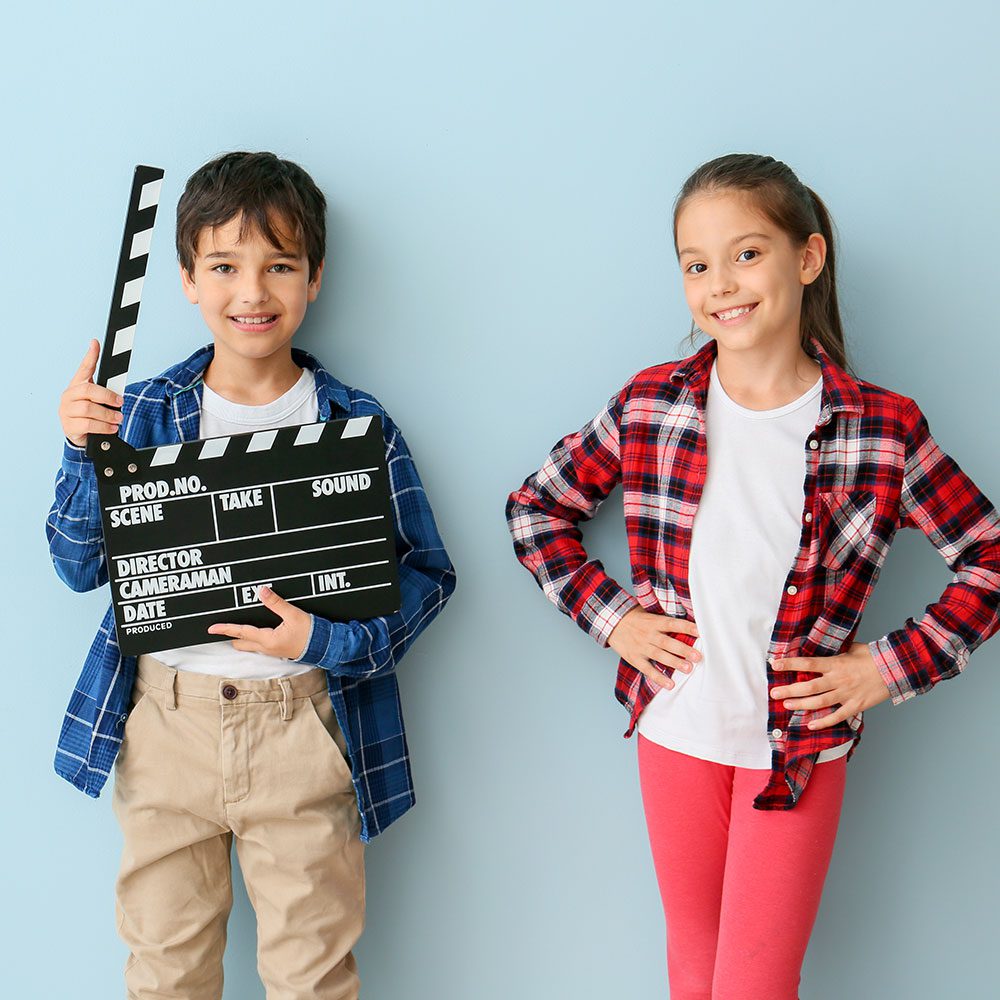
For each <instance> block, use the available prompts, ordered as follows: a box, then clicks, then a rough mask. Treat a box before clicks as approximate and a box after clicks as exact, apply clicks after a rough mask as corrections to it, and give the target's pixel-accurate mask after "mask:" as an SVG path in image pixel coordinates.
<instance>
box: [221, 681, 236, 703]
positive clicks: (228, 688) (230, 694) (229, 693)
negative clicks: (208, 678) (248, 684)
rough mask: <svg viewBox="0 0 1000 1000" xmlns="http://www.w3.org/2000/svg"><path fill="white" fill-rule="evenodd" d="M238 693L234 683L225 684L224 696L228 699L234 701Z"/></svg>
mask: <svg viewBox="0 0 1000 1000" xmlns="http://www.w3.org/2000/svg"><path fill="white" fill-rule="evenodd" d="M238 694H239V691H238V690H237V689H236V688H235V687H233V685H232V684H225V685H223V688H222V697H223V698H225V699H226V700H227V701H232V700H233V699H234V698H235V697H236V696H237V695H238Z"/></svg>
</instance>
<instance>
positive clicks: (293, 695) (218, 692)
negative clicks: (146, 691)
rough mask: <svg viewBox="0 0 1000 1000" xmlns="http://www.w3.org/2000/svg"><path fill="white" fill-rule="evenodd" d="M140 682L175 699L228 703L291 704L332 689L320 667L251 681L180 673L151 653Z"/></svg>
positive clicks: (138, 670)
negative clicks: (197, 699)
mask: <svg viewBox="0 0 1000 1000" xmlns="http://www.w3.org/2000/svg"><path fill="white" fill-rule="evenodd" d="M136 679H137V680H138V681H139V682H140V683H142V684H144V685H146V686H148V687H153V688H157V689H159V690H161V691H164V692H167V693H170V694H172V695H173V697H174V698H176V697H178V696H179V697H186V698H204V699H206V700H209V701H213V702H216V703H218V702H220V701H221V702H225V703H227V704H233V703H239V702H243V703H244V704H245V703H247V702H265V701H280V702H284V703H287V702H288V700H289V699H298V698H311V697H312V696H313V695H316V694H318V693H319V692H320V691H326V690H328V688H327V678H326V671H325V670H322V669H320V668H319V667H315V668H314V669H312V670H309V671H307V672H306V673H304V674H293V675H292V676H290V677H268V678H262V679H261V678H258V679H252V680H251V679H248V678H243V677H216V676H215V675H214V674H197V673H193V672H192V671H190V670H176V669H174V668H173V667H168V666H167V665H166V664H165V663H161V662H160V661H159V660H157V659H156V658H155V657H153V656H150V655H149V654H148V653H143V654H142V655H141V656H140V657H139V662H138V665H137V667H136Z"/></svg>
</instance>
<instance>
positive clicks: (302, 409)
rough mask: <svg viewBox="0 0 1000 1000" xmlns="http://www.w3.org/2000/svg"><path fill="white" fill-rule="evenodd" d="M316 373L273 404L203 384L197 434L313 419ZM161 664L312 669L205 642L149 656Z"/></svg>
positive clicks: (280, 673)
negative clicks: (240, 399) (232, 397)
mask: <svg viewBox="0 0 1000 1000" xmlns="http://www.w3.org/2000/svg"><path fill="white" fill-rule="evenodd" d="M318 415H319V408H318V405H317V403H316V377H315V376H314V375H313V373H312V372H311V371H310V370H309V369H308V368H303V369H302V374H301V375H300V376H299V380H298V382H296V383H295V385H293V386H292V387H291V389H289V390H288V392H286V393H284V394H283V395H281V396H279V397H278V398H277V399H275V400H274V401H273V402H270V403H265V404H264V405H263V406H244V405H243V404H242V403H233V402H230V401H229V400H228V399H225V398H224V397H222V396H220V395H219V394H218V393H217V392H215V391H214V390H212V389H210V388H209V387H208V386H207V385H203V386H202V398H201V432H200V434H199V436H200V437H201V438H209V437H221V436H223V435H225V434H246V433H248V432H250V431H262V430H270V429H272V428H274V427H292V426H295V425H296V424H311V423H315V421H316V420H317V419H318ZM152 655H153V656H154V657H155V658H156V659H158V660H159V661H160V662H161V663H165V664H166V665H167V666H168V667H174V668H175V669H176V670H190V671H191V672H192V673H197V674H212V675H214V676H217V677H235V678H240V679H243V680H254V679H262V678H270V677H291V676H292V675H294V674H304V673H306V672H307V671H309V670H312V669H313V667H312V664H309V663H296V662H295V661H294V660H284V659H282V658H281V657H278V656H268V655H267V654H266V653H247V652H242V651H240V650H237V649H233V644H232V642H231V641H225V642H204V643H200V644H198V645H196V646H184V647H183V648H181V649H163V650H160V651H159V652H158V653H153V654H152Z"/></svg>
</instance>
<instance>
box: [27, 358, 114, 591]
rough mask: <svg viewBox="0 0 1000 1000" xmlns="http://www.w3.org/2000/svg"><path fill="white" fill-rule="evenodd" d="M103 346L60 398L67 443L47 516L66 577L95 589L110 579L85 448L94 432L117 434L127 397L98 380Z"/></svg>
mask: <svg viewBox="0 0 1000 1000" xmlns="http://www.w3.org/2000/svg"><path fill="white" fill-rule="evenodd" d="M99 351H100V346H99V344H98V343H97V341H96V340H92V341H91V342H90V345H89V347H88V348H87V353H86V355H84V358H83V361H82V362H81V364H80V367H79V368H78V369H77V370H76V373H75V374H74V375H73V378H72V379H71V380H70V383H69V386H67V388H66V391H65V392H64V393H63V394H62V397H61V399H60V401H59V421H60V423H61V424H62V429H63V433H64V434H65V436H66V438H65V442H64V445H63V460H62V466H61V468H60V470H59V472H58V474H57V475H56V487H55V493H56V496H55V501H54V502H53V504H52V506H51V507H50V508H49V514H48V517H47V518H46V519H45V534H46V537H47V538H48V540H49V552H50V554H51V556H52V562H53V565H54V566H55V568H56V573H58V574H59V577H60V579H62V580H63V581H64V582H65V583H67V584H68V585H69V586H70V587H72V588H73V590H77V591H84V590H94V589H95V588H96V587H100V586H102V585H103V584H105V583H107V581H108V567H107V563H106V561H105V558H104V541H103V535H102V531H101V507H100V503H99V501H98V497H97V477H96V475H95V473H94V463H93V462H91V460H90V459H89V458H88V457H87V453H86V450H85V447H86V444H87V437H88V435H89V434H115V433H117V431H118V427H119V425H120V424H121V421H122V414H121V413H119V412H118V411H117V409H113V408H115V407H120V406H123V404H124V400H123V399H122V397H121V396H119V395H117V394H116V393H113V392H111V391H110V390H109V389H106V388H104V387H103V386H99V385H95V384H94V381H93V378H94V372H95V371H96V370H97V358H98V354H99Z"/></svg>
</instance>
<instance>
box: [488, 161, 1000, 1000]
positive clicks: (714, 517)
mask: <svg viewBox="0 0 1000 1000" xmlns="http://www.w3.org/2000/svg"><path fill="white" fill-rule="evenodd" d="M673 221H674V248H675V250H676V252H677V258H678V261H679V263H680V267H681V273H682V276H683V282H684V291H685V295H686V298H687V304H688V306H689V308H690V310H691V315H692V317H693V321H694V322H693V324H692V335H693V333H694V330H695V329H696V326H695V325H697V327H698V328H700V329H701V331H703V332H705V333H706V334H707V335H708V337H709V338H710V339H709V340H708V342H707V343H706V344H705V345H704V346H703V347H702V348H701V349H700V350H698V351H697V353H695V354H693V355H692V356H691V357H688V358H685V359H684V360H682V361H672V362H668V363H666V364H662V365H657V366H655V367H652V368H648V369H646V370H645V371H642V372H640V373H639V374H638V375H636V376H635V377H634V378H632V379H631V380H630V381H629V382H628V384H627V385H626V386H625V387H624V388H623V389H622V390H621V391H620V392H617V393H616V394H615V395H614V396H612V397H611V399H610V400H609V401H608V404H607V405H606V406H605V407H604V409H602V410H601V412H600V413H599V414H598V415H597V416H596V417H595V418H594V419H593V420H592V421H591V422H590V423H588V424H587V425H586V426H585V427H583V428H582V429H581V430H580V431H579V432H577V433H575V434H570V435H569V436H567V437H565V438H563V439H562V441H560V442H559V443H558V444H557V445H556V446H555V448H553V450H552V452H551V453H550V454H549V457H548V459H547V460H546V462H545V464H544V465H543V466H542V468H541V469H540V470H539V471H538V472H536V473H535V474H534V475H532V476H529V477H528V479H527V480H526V481H525V482H524V484H523V486H521V488H520V489H518V490H516V491H515V492H514V493H512V494H511V496H510V498H509V501H508V504H507V519H508V524H509V527H510V531H511V534H512V536H513V538H514V548H515V552H516V554H517V557H518V559H519V560H520V561H521V562H522V563H523V564H524V565H525V566H526V567H527V568H528V569H529V570H530V571H531V572H532V574H533V575H534V576H535V578H536V580H537V581H538V583H539V585H540V586H541V588H542V590H543V591H544V592H545V594H546V596H547V597H548V598H549V599H550V600H551V601H552V602H553V603H554V604H555V605H556V606H557V607H558V608H559V609H560V610H561V611H563V612H564V613H566V614H568V615H569V616H570V617H572V618H573V619H574V620H575V621H576V622H577V624H578V625H579V626H580V627H581V628H583V629H584V630H585V631H587V632H588V633H589V634H590V635H591V636H592V637H593V638H594V639H596V640H597V641H598V642H599V643H600V644H601V645H602V646H611V647H612V648H613V649H614V650H615V651H616V652H617V653H618V654H619V655H620V657H621V660H620V663H619V667H618V681H617V685H616V694H617V697H618V700H619V701H620V702H621V703H622V704H623V705H624V706H625V707H626V709H627V710H628V712H629V717H630V722H629V728H628V732H627V733H626V734H625V735H626V736H629V735H631V733H632V732H633V730H634V729H635V728H636V726H638V729H639V737H638V758H639V777H640V786H641V789H642V797H643V806H644V809H645V814H646V821H647V827H648V831H649V839H650V844H651V847H652V853H653V860H654V866H655V869H656V876H657V879H658V882H659V887H660V893H661V896H662V899H663V906H664V912H665V915H666V923H667V953H668V970H669V980H670V996H671V1000H713V998H714V1000H794V998H795V997H797V996H798V984H799V976H800V970H801V965H802V959H803V957H804V954H805V950H806V945H807V943H808V940H809V934H810V932H811V930H812V926H813V922H814V920H815V916H816V912H817V909H818V907H819V901H820V894H821V891H822V886H823V880H824V878H825V876H826V871H827V867H828V864H829V860H830V855H831V853H832V850H833V843H834V838H835V835H836V830H837V822H838V819H839V815H840V807H841V800H842V797H843V791H844V776H845V766H846V761H847V759H848V758H849V757H850V755H851V753H852V752H853V750H854V749H855V747H856V744H857V741H858V739H859V738H860V736H861V730H862V712H863V711H864V710H865V709H868V708H871V707H872V706H873V705H876V704H878V703H879V702H881V701H884V700H886V699H888V698H891V699H892V700H893V702H894V703H899V702H901V701H904V700H905V699H907V698H910V697H912V696H914V695H916V694H921V693H923V692H924V691H928V690H929V689H930V688H931V687H932V686H933V685H934V684H936V683H937V682H938V681H939V680H943V679H944V678H947V677H952V676H954V675H955V674H957V673H958V672H959V671H961V670H962V668H963V667H964V666H965V664H966V662H967V661H968V658H969V654H970V653H971V652H972V651H973V650H974V649H976V647H977V646H979V645H980V644H981V643H982V642H984V641H985V640H986V639H988V638H989V637H990V636H991V635H992V634H993V633H994V632H996V631H997V629H998V628H1000V617H998V603H1000V601H998V595H1000V516H998V513H997V511H996V510H995V508H994V507H993V505H992V504H991V503H990V501H989V500H988V499H987V498H986V497H985V496H984V495H983V494H982V493H981V492H980V491H979V489H977V487H976V486H975V484H974V483H973V482H972V481H971V480H970V479H969V478H968V477H967V476H966V475H965V474H964V473H963V472H962V470H961V469H960V468H959V467H958V466H957V464H956V463H955V462H954V460H953V459H952V458H951V457H950V456H948V455H947V454H945V453H944V452H943V451H942V450H941V449H940V448H939V447H938V445H937V444H936V442H935V441H934V439H933V438H932V437H931V434H930V430H929V428H928V425H927V421H926V420H925V418H924V416H923V414H922V413H921V411H920V409H919V408H918V406H917V404H916V403H915V402H914V401H913V400H912V399H909V398H907V397H906V396H903V395H900V394H898V393H895V392H892V391H890V390H888V389H884V388H881V387H880V386H877V385H873V384H872V383H870V382H865V381H863V380H861V379H858V378H856V377H855V376H854V375H853V374H849V368H848V364H847V359H846V356H845V347H844V335H843V331H842V329H841V325H840V317H839V311H838V307H837V292H836V284H835V277H834V244H833V231H832V225H831V222H830V218H829V215H828V213H827V211H826V208H825V206H824V205H823V203H822V201H821V200H820V199H819V197H818V196H817V195H816V194H815V193H814V192H813V191H812V190H810V189H809V188H807V187H805V186H804V185H803V184H802V183H801V182H800V181H799V180H798V178H797V177H796V176H795V174H794V173H793V172H792V171H791V169H789V167H787V166H786V165H785V164H784V163H780V162H778V161H776V160H774V159H773V158H772V157H769V156H757V155H750V154H733V155H728V156H722V157H719V158H718V159H715V160H712V161H710V162H708V163H706V164H704V165H703V166H701V167H699V168H698V169H697V170H696V171H695V172H694V173H693V174H692V175H691V176H690V177H689V178H688V180H687V181H686V183H685V184H684V187H683V188H682V190H681V192H680V195H679V196H678V198H677V201H676V203H675V206H674V220H673ZM618 482H621V483H622V487H623V490H624V505H625V521H626V527H627V529H628V538H629V553H630V559H631V567H632V586H633V592H632V593H629V592H628V591H626V590H625V589H624V588H623V587H621V586H620V585H619V584H618V583H617V582H616V581H615V580H613V579H611V578H610V577H609V576H608V575H607V574H606V573H605V572H604V569H603V567H602V566H601V564H600V563H599V562H597V561H596V560H591V559H588V557H587V553H586V551H585V549H584V547H583V545H582V543H581V535H580V532H579V529H578V527H577V525H578V522H580V521H581V520H586V519H588V518H590V517H591V516H592V515H593V514H594V512H595V511H596V510H597V508H598V506H599V505H600V504H601V502H602V501H603V500H604V498H605V497H607V495H608V494H609V493H610V491H611V490H612V489H613V488H614V486H615V485H616V484H617V483H618ZM904 527H917V528H920V530H921V531H923V532H924V534H926V535H927V537H928V538H929V539H930V541H931V542H932V544H933V545H934V546H935V547H936V548H937V550H938V551H939V552H940V553H941V555H942V557H943V558H944V559H945V561H946V562H947V564H948V566H949V568H950V569H951V570H952V571H953V573H954V576H953V577H952V579H951V582H950V583H949V584H948V586H947V587H946V588H945V590H944V593H943V594H942V595H941V597H940V599H939V600H938V601H937V602H936V603H935V604H932V605H930V606H929V607H928V608H927V609H926V613H925V614H924V615H923V616H922V617H921V618H919V619H917V620H914V619H912V618H910V619H907V621H906V623H905V624H904V626H903V627H902V628H900V629H898V630H896V631H894V632H890V633H889V634H888V635H886V636H883V637H882V638H880V639H877V640H875V641H874V642H869V643H860V642H854V641H853V639H854V636H855V633H856V631H857V627H858V624H859V622H860V619H861V616H862V613H863V611H864V607H865V604H866V602H867V600H868V597H869V595H870V594H871V591H872V588H873V587H874V586H875V582H876V580H877V578H878V575H879V571H880V569H881V566H882V564H883V562H884V561H885V557H886V554H887V552H888V549H889V545H890V543H891V541H892V539H893V536H894V534H895V532H896V531H897V530H898V529H899V528H904Z"/></svg>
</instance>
